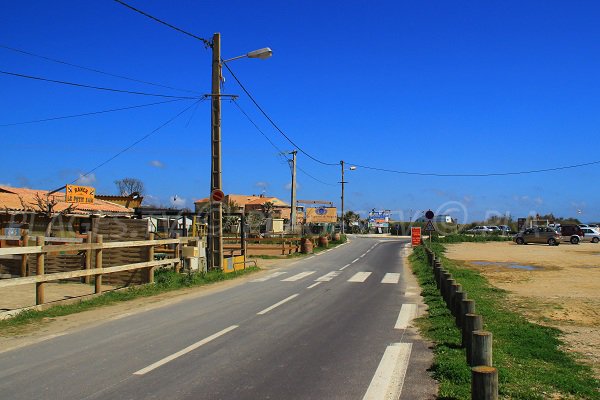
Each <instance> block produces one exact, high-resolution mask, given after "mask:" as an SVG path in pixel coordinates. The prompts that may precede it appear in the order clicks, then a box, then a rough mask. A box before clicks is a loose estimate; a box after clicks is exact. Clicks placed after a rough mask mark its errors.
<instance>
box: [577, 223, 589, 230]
mask: <svg viewBox="0 0 600 400" xmlns="http://www.w3.org/2000/svg"><path fill="white" fill-rule="evenodd" d="M577 226H578V227H580V228H582V229H583V228H589V227H590V226H589V225H588V224H577Z"/></svg>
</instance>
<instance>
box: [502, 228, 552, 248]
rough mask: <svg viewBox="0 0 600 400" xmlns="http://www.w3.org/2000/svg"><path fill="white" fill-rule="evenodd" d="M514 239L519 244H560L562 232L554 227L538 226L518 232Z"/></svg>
mask: <svg viewBox="0 0 600 400" xmlns="http://www.w3.org/2000/svg"><path fill="white" fill-rule="evenodd" d="M513 240H514V242H515V243H517V244H527V243H547V244H548V245H550V246H558V245H559V244H560V240H561V237H560V234H559V233H558V232H556V231H555V230H554V229H552V228H549V227H547V226H536V227H533V228H529V229H525V230H524V231H521V232H519V233H517V234H516V235H515V237H514V238H513Z"/></svg>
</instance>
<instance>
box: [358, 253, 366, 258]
mask: <svg viewBox="0 0 600 400" xmlns="http://www.w3.org/2000/svg"><path fill="white" fill-rule="evenodd" d="M366 255H367V253H365V254H361V255H360V257H358V258H363V257H364V256H366Z"/></svg>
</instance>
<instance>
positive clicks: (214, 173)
mask: <svg viewBox="0 0 600 400" xmlns="http://www.w3.org/2000/svg"><path fill="white" fill-rule="evenodd" d="M271 55H273V52H272V51H271V49H270V48H268V47H265V48H262V49H259V50H254V51H251V52H249V53H246V54H244V55H241V56H238V57H233V58H230V59H227V60H222V59H221V34H220V33H215V34H214V35H213V41H212V89H211V94H210V97H211V114H210V116H211V118H210V126H211V141H210V148H211V153H210V155H211V167H210V194H211V195H210V213H209V221H208V225H209V227H208V247H209V250H210V256H209V257H208V268H209V269H222V260H223V207H222V204H221V201H216V200H215V199H214V198H213V197H214V196H213V194H214V193H221V192H222V186H223V185H222V177H221V175H222V169H221V97H222V96H224V95H222V94H221V81H222V76H223V75H222V67H223V64H224V63H226V62H229V61H233V60H237V59H239V58H259V59H262V60H264V59H266V58H269V57H271Z"/></svg>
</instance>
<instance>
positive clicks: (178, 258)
mask: <svg viewBox="0 0 600 400" xmlns="http://www.w3.org/2000/svg"><path fill="white" fill-rule="evenodd" d="M179 237H180V236H179V233H176V234H175V239H179ZM153 257H154V255H153ZM173 257H174V258H175V272H176V273H179V271H181V242H177V243H176V244H175V253H174V255H173ZM150 261H152V260H150Z"/></svg>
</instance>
